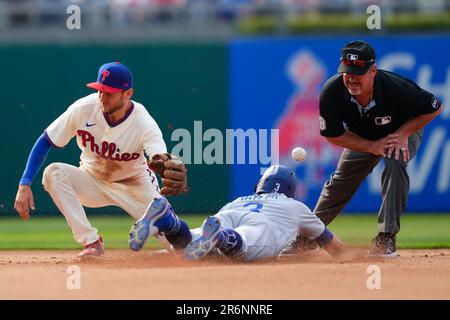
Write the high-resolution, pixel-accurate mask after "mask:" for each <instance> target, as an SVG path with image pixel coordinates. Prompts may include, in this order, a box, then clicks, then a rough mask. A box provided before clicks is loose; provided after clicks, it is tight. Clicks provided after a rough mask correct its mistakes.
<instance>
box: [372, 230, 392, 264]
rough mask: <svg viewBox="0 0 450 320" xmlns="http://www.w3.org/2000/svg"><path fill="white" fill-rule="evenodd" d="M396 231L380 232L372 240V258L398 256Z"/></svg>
mask: <svg viewBox="0 0 450 320" xmlns="http://www.w3.org/2000/svg"><path fill="white" fill-rule="evenodd" d="M395 238H396V237H395V233H383V232H380V233H378V235H377V236H376V237H375V239H373V240H372V248H370V250H369V254H368V255H369V257H371V258H395V257H397V246H396V244H395V240H396V239H395Z"/></svg>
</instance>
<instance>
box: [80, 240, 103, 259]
mask: <svg viewBox="0 0 450 320" xmlns="http://www.w3.org/2000/svg"><path fill="white" fill-rule="evenodd" d="M104 253H105V245H104V244H103V239H102V237H99V238H98V240H97V241H95V242H93V243H90V244H88V245H85V246H84V250H83V251H81V252H80V253H79V254H78V257H80V258H84V257H100V256H102V255H103V254H104Z"/></svg>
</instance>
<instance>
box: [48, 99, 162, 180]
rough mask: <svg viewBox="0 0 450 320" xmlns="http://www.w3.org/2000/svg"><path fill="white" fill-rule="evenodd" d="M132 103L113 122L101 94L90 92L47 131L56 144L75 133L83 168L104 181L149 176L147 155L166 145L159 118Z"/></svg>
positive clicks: (155, 152)
mask: <svg viewBox="0 0 450 320" xmlns="http://www.w3.org/2000/svg"><path fill="white" fill-rule="evenodd" d="M131 102H132V104H131V108H130V110H128V112H127V113H126V115H125V116H124V117H123V118H122V119H121V120H119V121H118V122H115V123H113V122H111V121H110V120H109V118H107V116H106V114H103V112H102V109H101V103H100V100H99V97H98V93H93V94H90V95H88V96H86V97H84V98H81V99H79V100H77V101H75V102H74V103H73V104H72V105H71V106H70V107H69V108H68V109H67V110H66V111H65V112H64V113H63V114H62V115H61V116H59V117H58V118H57V119H56V120H55V121H53V123H52V124H50V126H49V127H48V128H47V129H46V130H45V132H46V134H47V136H48V138H49V139H50V140H51V141H52V143H53V144H54V145H55V146H56V147H64V146H65V145H66V144H67V143H69V141H70V140H71V139H72V138H73V137H74V136H76V139H77V144H78V147H79V148H80V149H81V156H80V160H81V161H80V168H82V169H84V170H87V171H88V172H89V173H91V174H92V175H94V176H96V177H98V178H99V179H101V180H105V181H109V182H117V181H121V180H127V179H130V180H132V179H133V178H138V177H139V176H144V175H148V171H147V162H146V160H147V159H146V157H145V155H146V156H148V157H150V158H151V157H152V156H153V155H154V154H158V153H165V152H167V148H166V144H165V142H164V140H163V138H162V133H161V130H160V129H159V127H158V125H157V123H156V121H155V120H154V119H153V118H152V117H151V116H150V114H149V113H148V111H147V110H146V109H145V107H144V106H143V105H142V104H140V103H137V102H135V101H131ZM144 152H145V155H144Z"/></svg>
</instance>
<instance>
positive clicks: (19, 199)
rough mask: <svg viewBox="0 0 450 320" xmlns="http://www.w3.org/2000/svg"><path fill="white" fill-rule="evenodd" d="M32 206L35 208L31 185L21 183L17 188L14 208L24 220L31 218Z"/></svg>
mask: <svg viewBox="0 0 450 320" xmlns="http://www.w3.org/2000/svg"><path fill="white" fill-rule="evenodd" d="M30 208H31V210H34V198H33V192H32V191H31V187H30V186H27V185H20V186H19V190H17V195H16V201H15V202H14V209H16V211H17V212H18V213H19V215H20V216H21V217H22V219H23V220H28V219H30Z"/></svg>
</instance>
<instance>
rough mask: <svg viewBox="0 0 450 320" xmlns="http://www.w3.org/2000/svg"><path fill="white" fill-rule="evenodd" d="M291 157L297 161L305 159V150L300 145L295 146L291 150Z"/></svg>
mask: <svg viewBox="0 0 450 320" xmlns="http://www.w3.org/2000/svg"><path fill="white" fill-rule="evenodd" d="M291 156H292V159H294V160H295V161H297V162H302V161H305V159H306V150H305V149H303V148H302V147H296V148H294V149H292V152H291Z"/></svg>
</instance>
